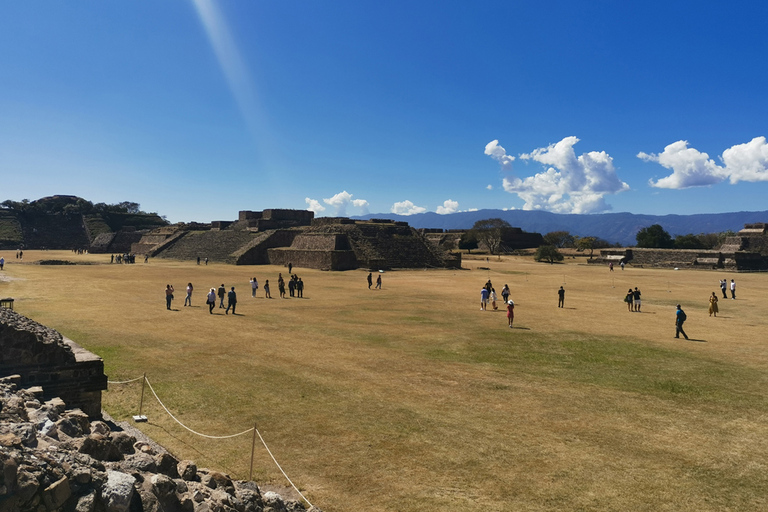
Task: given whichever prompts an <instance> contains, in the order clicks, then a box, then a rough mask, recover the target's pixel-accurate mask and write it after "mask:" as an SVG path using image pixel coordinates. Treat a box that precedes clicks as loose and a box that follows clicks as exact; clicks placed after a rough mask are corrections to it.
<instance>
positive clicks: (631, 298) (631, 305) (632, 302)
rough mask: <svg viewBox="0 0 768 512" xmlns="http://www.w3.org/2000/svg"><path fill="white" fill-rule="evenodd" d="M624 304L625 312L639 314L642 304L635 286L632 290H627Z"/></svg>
mask: <svg viewBox="0 0 768 512" xmlns="http://www.w3.org/2000/svg"><path fill="white" fill-rule="evenodd" d="M624 302H626V303H627V311H630V312H636V313H640V306H642V303H641V301H640V290H638V289H637V286H635V289H634V290H632V288H630V289H629V290H627V294H626V295H625V296H624Z"/></svg>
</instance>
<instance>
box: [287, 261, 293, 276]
mask: <svg viewBox="0 0 768 512" xmlns="http://www.w3.org/2000/svg"><path fill="white" fill-rule="evenodd" d="M291 272H293V263H291V262H290V261H289V262H288V275H291Z"/></svg>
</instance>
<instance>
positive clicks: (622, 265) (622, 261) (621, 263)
mask: <svg viewBox="0 0 768 512" xmlns="http://www.w3.org/2000/svg"><path fill="white" fill-rule="evenodd" d="M619 265H620V266H621V270H624V260H621V261H620V262H619Z"/></svg>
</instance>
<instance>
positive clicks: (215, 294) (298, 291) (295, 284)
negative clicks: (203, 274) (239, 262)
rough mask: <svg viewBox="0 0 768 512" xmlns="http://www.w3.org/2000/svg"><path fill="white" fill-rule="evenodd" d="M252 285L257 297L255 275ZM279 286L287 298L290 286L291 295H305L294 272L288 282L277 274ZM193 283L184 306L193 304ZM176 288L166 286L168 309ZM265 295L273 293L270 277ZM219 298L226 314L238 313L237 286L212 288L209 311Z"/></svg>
mask: <svg viewBox="0 0 768 512" xmlns="http://www.w3.org/2000/svg"><path fill="white" fill-rule="evenodd" d="M249 282H250V285H251V297H254V298H255V297H256V292H257V290H258V289H259V281H258V279H256V278H255V277H253V278H251V280H250V281H249ZM277 286H278V289H279V290H280V297H281V298H283V299H285V298H286V296H285V289H286V287H287V288H288V293H289V296H290V297H295V298H303V297H304V281H303V280H302V279H301V278H300V277H299V276H298V275H297V274H293V275H291V276H290V278H289V279H288V282H287V283H286V281H285V279H284V278H283V274H282V273H278V275H277ZM194 289H195V288H194V286H193V285H192V283H187V289H186V292H187V294H186V296H185V297H184V306H185V307H186V306H190V307H191V306H192V292H193V291H194ZM173 293H174V288H173V285H171V284H168V285H166V287H165V305H166V308H167V309H171V303H172V301H173ZM264 297H265V298H267V299H271V298H272V295H271V294H270V293H269V279H267V280H266V281H264ZM217 298H218V302H219V309H223V310H224V314H227V315H228V314H229V310H230V309H231V310H232V314H233V315H234V314H236V313H235V310H236V309H237V293H236V292H235V287H234V286H231V287H230V289H229V290H227V287H226V286H224V283H222V284H221V286H219V287H218V288H211V289H210V291H209V292H208V294H207V295H206V301H205V303H206V305H207V306H208V313H210V314H213V310H214V308H215V307H216V299H217ZM224 299H226V300H227V305H226V306H225V305H224Z"/></svg>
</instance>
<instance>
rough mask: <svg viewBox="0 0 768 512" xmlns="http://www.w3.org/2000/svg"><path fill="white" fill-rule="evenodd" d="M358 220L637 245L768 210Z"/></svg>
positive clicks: (487, 213)
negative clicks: (560, 234)
mask: <svg viewBox="0 0 768 512" xmlns="http://www.w3.org/2000/svg"><path fill="white" fill-rule="evenodd" d="M352 218H354V219H362V220H367V219H393V220H397V221H405V222H407V223H408V224H410V225H411V226H413V227H414V228H442V229H468V228H471V227H472V225H473V224H474V223H475V222H476V221H478V220H482V219H490V218H500V219H504V220H506V221H507V222H509V223H510V224H511V225H512V226H515V227H519V228H522V229H523V231H528V232H538V233H541V234H546V233H549V232H550V231H568V232H570V233H571V234H572V235H577V236H598V237H600V238H603V239H605V240H607V241H609V242H611V243H620V244H622V245H627V246H631V245H635V243H636V240H635V235H636V234H637V232H638V231H639V230H640V229H642V228H644V227H648V226H651V225H653V224H659V225H661V226H662V227H663V228H664V229H665V230H667V231H668V232H669V233H670V234H671V235H672V236H677V235H687V234H689V233H693V234H699V233H719V232H722V231H728V230H732V231H739V230H740V229H742V228H743V227H744V224H749V223H753V222H768V211H759V212H729V213H699V214H694V215H644V214H634V213H626V212H624V213H599V214H589V215H577V214H561V213H551V212H545V211H540V210H534V211H530V210H506V211H504V210H477V211H473V212H458V213H451V214H447V215H440V214H437V213H434V212H427V213H419V214H415V215H396V214H392V213H375V214H369V215H362V216H357V217H352Z"/></svg>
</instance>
